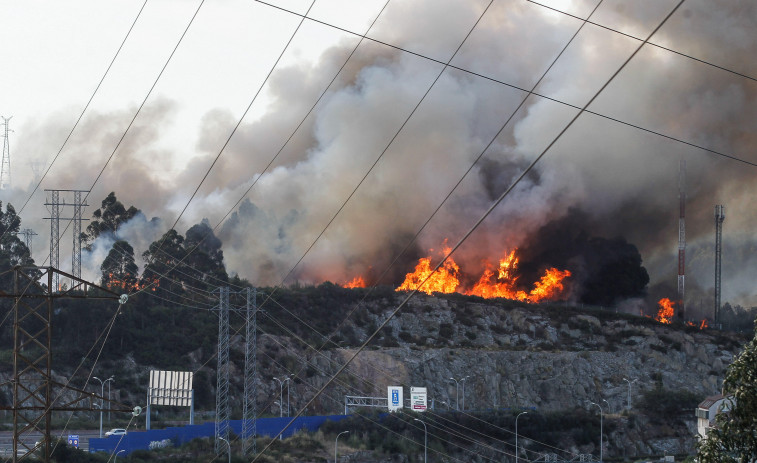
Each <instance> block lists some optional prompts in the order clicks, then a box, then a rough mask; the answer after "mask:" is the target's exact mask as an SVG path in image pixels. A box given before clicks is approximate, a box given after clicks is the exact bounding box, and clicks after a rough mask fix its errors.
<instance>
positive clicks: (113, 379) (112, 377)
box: [105, 376, 116, 424]
mask: <svg viewBox="0 0 757 463" xmlns="http://www.w3.org/2000/svg"><path fill="white" fill-rule="evenodd" d="M109 381H112V382H115V381H116V378H115V376H111V377H110V378H108V379H107V380H105V382H106V383H108V402H110V382H109ZM111 408H113V407H111V406H108V424H110V409H111Z"/></svg>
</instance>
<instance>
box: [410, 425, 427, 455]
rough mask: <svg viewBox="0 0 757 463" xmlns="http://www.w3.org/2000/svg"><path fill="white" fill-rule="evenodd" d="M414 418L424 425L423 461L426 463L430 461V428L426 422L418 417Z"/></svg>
mask: <svg viewBox="0 0 757 463" xmlns="http://www.w3.org/2000/svg"><path fill="white" fill-rule="evenodd" d="M413 420H414V421H418V422H420V424H422V425H423V463H426V462H427V461H428V428H427V427H426V423H424V422H423V421H421V420H419V419H418V418H413Z"/></svg>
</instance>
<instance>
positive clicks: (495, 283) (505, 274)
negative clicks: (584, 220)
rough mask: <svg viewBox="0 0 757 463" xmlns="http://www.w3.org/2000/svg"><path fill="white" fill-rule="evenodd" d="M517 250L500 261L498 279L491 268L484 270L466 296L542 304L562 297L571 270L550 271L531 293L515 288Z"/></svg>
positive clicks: (553, 269)
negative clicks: (500, 298) (565, 281)
mask: <svg viewBox="0 0 757 463" xmlns="http://www.w3.org/2000/svg"><path fill="white" fill-rule="evenodd" d="M515 251H516V250H515V249H514V250H512V251H511V252H510V254H508V255H507V256H506V257H504V258H502V259H501V260H500V261H499V269H498V274H497V277H496V278H494V271H493V270H491V268H487V269H485V270H484V274H483V275H481V278H480V279H479V280H478V282H477V283H476V284H475V285H474V286H473V288H472V289H471V290H470V291H468V292H466V294H469V295H474V296H480V297H483V298H486V299H489V298H493V297H503V298H506V299H514V300H518V301H528V302H534V303H535V302H542V301H548V300H555V299H558V298H559V297H560V296H562V293H563V291H564V290H565V285H564V283H563V282H564V280H565V279H566V278H568V277H569V276H570V275H571V273H570V271H569V270H558V269H556V268H550V269H548V270H547V271H546V272H545V273H544V275H543V276H542V277H541V279H540V280H539V281H537V282H536V283H534V289H532V290H531V292H528V293H527V292H525V291H523V290H518V289H516V288H515V283H516V282H517V280H518V277H516V276H515V269H516V268H517V266H518V258H517V257H516V256H515Z"/></svg>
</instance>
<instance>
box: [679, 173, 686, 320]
mask: <svg viewBox="0 0 757 463" xmlns="http://www.w3.org/2000/svg"><path fill="white" fill-rule="evenodd" d="M678 202H679V207H680V216H679V219H678V318H679V319H680V320H683V315H684V311H685V306H684V296H685V281H684V280H685V267H686V160H685V159H681V162H680V164H679V167H678Z"/></svg>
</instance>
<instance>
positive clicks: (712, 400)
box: [699, 394, 725, 410]
mask: <svg viewBox="0 0 757 463" xmlns="http://www.w3.org/2000/svg"><path fill="white" fill-rule="evenodd" d="M724 398H725V397H723V394H716V395H711V396H709V397H707V398H706V399H704V400H703V401H702V403H700V404H699V408H702V409H704V410H709V409H710V407H712V406H713V405H715V404H716V403H717V402H718V400H722V399H724Z"/></svg>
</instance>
